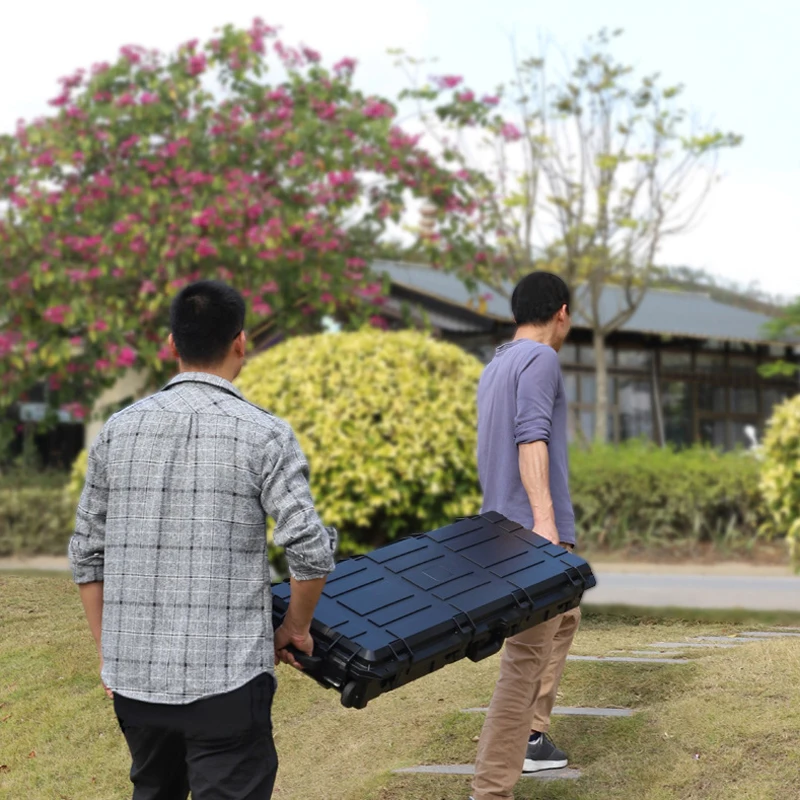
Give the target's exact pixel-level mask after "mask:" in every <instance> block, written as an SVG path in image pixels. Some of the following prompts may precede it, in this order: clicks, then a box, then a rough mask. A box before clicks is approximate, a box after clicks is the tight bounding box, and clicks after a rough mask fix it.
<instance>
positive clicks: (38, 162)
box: [33, 152, 55, 167]
mask: <svg viewBox="0 0 800 800" xmlns="http://www.w3.org/2000/svg"><path fill="white" fill-rule="evenodd" d="M54 163H55V162H54V161H53V154H52V153H50V152H47V153H42V154H41V155H38V156H36V158H34V159H33V166H34V167H52V166H53V164H54Z"/></svg>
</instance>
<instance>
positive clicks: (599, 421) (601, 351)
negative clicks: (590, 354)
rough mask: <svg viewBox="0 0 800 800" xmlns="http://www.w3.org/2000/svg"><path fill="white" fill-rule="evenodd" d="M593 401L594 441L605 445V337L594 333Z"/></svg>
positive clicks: (606, 413)
mask: <svg viewBox="0 0 800 800" xmlns="http://www.w3.org/2000/svg"><path fill="white" fill-rule="evenodd" d="M592 338H593V340H594V363H595V401H594V441H595V442H596V443H599V444H605V443H606V442H607V441H608V435H609V430H608V367H607V366H606V337H605V334H602V333H599V332H598V331H595V332H594V333H593V336H592Z"/></svg>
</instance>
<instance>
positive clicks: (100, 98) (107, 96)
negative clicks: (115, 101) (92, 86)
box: [92, 92, 112, 103]
mask: <svg viewBox="0 0 800 800" xmlns="http://www.w3.org/2000/svg"><path fill="white" fill-rule="evenodd" d="M111 97H112V95H111V92H95V93H94V94H93V95H92V99H93V100H94V101H95V102H96V103H110V102H111Z"/></svg>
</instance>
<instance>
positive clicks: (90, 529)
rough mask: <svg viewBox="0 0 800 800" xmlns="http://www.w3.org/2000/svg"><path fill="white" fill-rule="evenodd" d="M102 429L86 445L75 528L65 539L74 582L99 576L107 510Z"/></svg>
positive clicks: (103, 434) (103, 551)
mask: <svg viewBox="0 0 800 800" xmlns="http://www.w3.org/2000/svg"><path fill="white" fill-rule="evenodd" d="M105 458H106V445H105V431H103V432H102V433H101V434H100V435H99V436H98V437H97V439H96V440H95V442H94V444H93V445H92V447H91V448H90V449H89V457H88V463H87V467H86V482H85V483H84V485H83V491H82V492H81V497H80V500H79V501H78V511H77V515H76V518H75V531H74V533H73V534H72V537H71V538H70V540H69V550H68V552H69V563H70V568H71V569H72V578H73V580H74V581H75V583H93V582H95V581H102V580H103V567H104V564H105V543H106V514H107V511H108V474H107V470H106V463H105Z"/></svg>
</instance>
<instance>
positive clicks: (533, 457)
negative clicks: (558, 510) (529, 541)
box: [518, 442, 555, 526]
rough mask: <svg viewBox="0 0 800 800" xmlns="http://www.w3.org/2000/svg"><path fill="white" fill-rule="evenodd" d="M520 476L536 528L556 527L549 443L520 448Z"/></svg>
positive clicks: (533, 443) (531, 443) (532, 443)
mask: <svg viewBox="0 0 800 800" xmlns="http://www.w3.org/2000/svg"><path fill="white" fill-rule="evenodd" d="M518 449H519V474H520V477H521V479H522V485H523V487H524V488H525V493H526V494H527V495H528V501H529V502H530V505H531V511H532V512H533V519H534V521H535V524H536V526H545V525H553V526H554V525H555V511H554V510H553V498H552V497H551V495H550V454H549V452H548V450H547V442H530V443H528V444H521V445H520V446H519V448H518Z"/></svg>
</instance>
